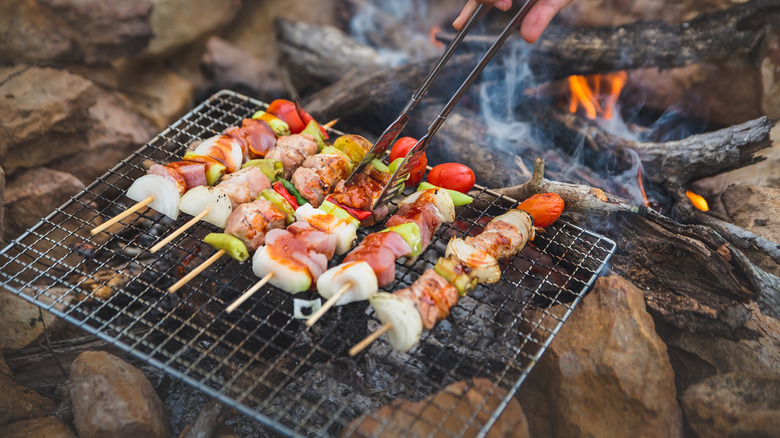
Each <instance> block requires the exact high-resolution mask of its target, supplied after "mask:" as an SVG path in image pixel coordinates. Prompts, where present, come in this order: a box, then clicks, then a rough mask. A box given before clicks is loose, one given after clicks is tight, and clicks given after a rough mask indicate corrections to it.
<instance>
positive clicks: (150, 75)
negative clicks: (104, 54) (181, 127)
mask: <svg viewBox="0 0 780 438" xmlns="http://www.w3.org/2000/svg"><path fill="white" fill-rule="evenodd" d="M118 65H119V70H120V72H119V77H120V79H119V81H120V82H119V86H120V87H121V88H122V89H125V90H127V97H128V98H129V99H130V101H131V102H132V106H133V110H134V111H135V112H136V113H138V114H140V115H141V116H142V117H143V118H144V119H146V120H148V121H150V122H151V123H152V124H153V126H154V127H155V128H156V129H157V130H158V131H161V130H163V129H165V127H167V126H168V125H170V124H171V123H173V122H174V121H175V120H176V119H178V118H179V117H181V116H183V115H184V114H185V113H186V112H187V111H189V110H190V109H192V106H193V93H194V91H195V84H194V83H193V81H191V80H190V79H188V78H186V77H184V76H182V75H181V74H179V73H177V72H175V71H173V70H172V69H170V68H169V67H167V66H166V65H164V64H162V63H149V62H145V61H132V62H125V63H118Z"/></svg>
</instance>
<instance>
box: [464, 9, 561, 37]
mask: <svg viewBox="0 0 780 438" xmlns="http://www.w3.org/2000/svg"><path fill="white" fill-rule="evenodd" d="M572 1H573V0H539V1H538V2H536V4H535V5H533V7H532V8H531V10H530V11H528V15H526V16H525V18H524V19H523V23H522V24H521V25H520V35H522V37H523V39H524V40H526V41H528V42H529V43H533V42H535V41H536V40H537V39H539V36H540V35H541V34H542V31H544V29H545V28H547V25H548V24H550V20H552V19H553V17H554V16H555V14H557V13H558V11H560V10H561V9H563V7H564V6H566V5H568V4H569V3H571V2H572ZM479 3H482V4H485V5H489V6H493V7H494V8H498V9H500V10H502V11H508V10H509V9H510V8H511V7H512V0H468V3H466V6H464V7H463V10H462V11H460V15H459V16H458V18H457V19H456V20H455V22H454V23H452V26H453V27H454V28H455V29H458V30H460V28H462V27H463V25H465V24H466V21H467V20H468V19H469V17H470V16H471V14H472V13H473V12H474V11H475V10H476V9H477V6H478V5H479Z"/></svg>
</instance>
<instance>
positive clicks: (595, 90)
mask: <svg viewBox="0 0 780 438" xmlns="http://www.w3.org/2000/svg"><path fill="white" fill-rule="evenodd" d="M627 79H628V74H627V73H626V72H625V71H619V72H615V73H609V74H606V75H592V76H588V77H585V76H579V75H575V76H569V90H570V91H571V100H570V101H569V112H570V113H572V114H574V113H576V112H577V110H578V109H579V108H580V107H582V109H583V110H584V111H585V115H586V116H587V117H588V118H589V119H591V120H594V119H595V118H596V117H598V116H599V115H600V116H601V117H602V118H603V119H604V120H610V119H612V116H613V113H614V108H615V105H616V104H617V100H618V97H619V96H620V92H621V91H622V90H623V86H624V85H625V84H626V80H627ZM602 83H604V84H605V85H606V86H605V87H604V88H606V90H607V91H606V94H603V95H602V94H601V88H602Z"/></svg>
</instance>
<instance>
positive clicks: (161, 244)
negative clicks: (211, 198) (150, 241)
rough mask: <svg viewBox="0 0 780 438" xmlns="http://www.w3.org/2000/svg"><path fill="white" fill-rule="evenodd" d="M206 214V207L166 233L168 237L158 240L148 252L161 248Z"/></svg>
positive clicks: (207, 210)
mask: <svg viewBox="0 0 780 438" xmlns="http://www.w3.org/2000/svg"><path fill="white" fill-rule="evenodd" d="M207 214H209V209H208V208H207V209H205V210H203V211H201V212H200V214H198V215H197V216H195V217H194V218H192V219H190V220H189V221H188V222H187V223H186V224H184V225H182V226H181V227H179V229H177V230H175V231H174V232H172V233H171V234H170V235H168V237H166V238H165V239H163V240H162V241H160V242H159V243H158V244H157V245H154V246H153V247H152V248H151V249H150V250H149V252H151V253H152V254H154V253H156V252H157V251H159V250H161V249H162V247H164V246H165V245H167V244H169V243H171V241H172V240H173V239H175V238H176V237H178V236H179V235H180V234H182V233H183V232H185V231H187V230H189V229H190V228H192V226H193V225H195V224H196V223H197V222H198V221H199V220H201V219H203V218H204V217H206V215H207Z"/></svg>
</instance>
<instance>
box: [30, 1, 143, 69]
mask: <svg viewBox="0 0 780 438" xmlns="http://www.w3.org/2000/svg"><path fill="white" fill-rule="evenodd" d="M38 2H39V3H40V4H43V5H46V6H48V7H50V8H51V9H52V10H53V11H54V12H55V13H56V14H57V15H58V16H59V17H60V18H61V19H62V21H64V22H65V23H67V26H68V27H69V28H70V29H72V30H73V31H72V32H71V35H72V39H73V40H74V41H75V43H76V46H77V47H78V52H79V54H78V56H79V58H81V60H82V61H83V62H86V63H87V64H104V63H108V62H109V61H111V60H114V59H117V58H120V57H123V56H128V55H132V54H134V53H138V52H140V51H141V50H143V49H144V48H145V47H146V46H147V45H148V44H149V40H150V39H151V38H152V26H151V21H150V16H151V12H152V2H151V1H150V0H136V1H131V2H128V1H124V0H39V1H38Z"/></svg>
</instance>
